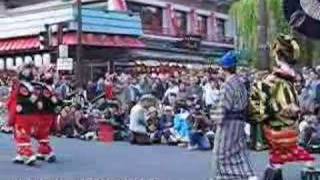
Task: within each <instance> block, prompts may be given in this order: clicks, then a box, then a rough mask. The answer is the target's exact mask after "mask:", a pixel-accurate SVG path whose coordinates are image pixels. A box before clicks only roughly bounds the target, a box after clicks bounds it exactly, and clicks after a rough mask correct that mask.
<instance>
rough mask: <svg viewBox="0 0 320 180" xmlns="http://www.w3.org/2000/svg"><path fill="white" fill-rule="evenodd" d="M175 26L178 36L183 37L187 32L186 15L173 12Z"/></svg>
mask: <svg viewBox="0 0 320 180" xmlns="http://www.w3.org/2000/svg"><path fill="white" fill-rule="evenodd" d="M175 26H176V28H177V31H178V34H180V35H183V34H185V33H186V32H187V13H186V12H183V11H175Z"/></svg>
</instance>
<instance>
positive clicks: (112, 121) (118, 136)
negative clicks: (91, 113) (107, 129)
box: [104, 102, 128, 141]
mask: <svg viewBox="0 0 320 180" xmlns="http://www.w3.org/2000/svg"><path fill="white" fill-rule="evenodd" d="M104 114H105V115H104V117H105V119H106V120H107V123H108V124H109V125H111V126H112V128H113V129H114V131H115V132H114V139H115V140H117V141H120V140H124V139H127V138H128V129H127V126H126V124H125V117H124V116H125V114H124V113H123V112H122V111H121V109H120V105H119V103H117V102H114V103H111V104H109V106H108V108H107V109H106V110H105V112H104Z"/></svg>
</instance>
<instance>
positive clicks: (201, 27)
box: [198, 16, 208, 36]
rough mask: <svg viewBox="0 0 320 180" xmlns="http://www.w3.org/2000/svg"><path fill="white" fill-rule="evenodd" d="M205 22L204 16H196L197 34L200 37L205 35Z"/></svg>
mask: <svg viewBox="0 0 320 180" xmlns="http://www.w3.org/2000/svg"><path fill="white" fill-rule="evenodd" d="M207 20H208V18H207V17H206V16H198V25H199V33H200V34H201V35H204V36H206V35H207Z"/></svg>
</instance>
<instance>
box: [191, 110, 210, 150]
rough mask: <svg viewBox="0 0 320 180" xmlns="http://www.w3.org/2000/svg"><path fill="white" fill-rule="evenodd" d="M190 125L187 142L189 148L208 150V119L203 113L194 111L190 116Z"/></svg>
mask: <svg viewBox="0 0 320 180" xmlns="http://www.w3.org/2000/svg"><path fill="white" fill-rule="evenodd" d="M190 124H191V126H192V128H191V132H190V142H189V144H188V149H189V150H210V149H211V144H210V141H209V138H208V137H207V135H206V133H207V131H208V128H209V126H208V124H209V123H208V120H207V117H206V115H205V114H204V113H201V112H200V111H198V110H197V111H196V112H194V113H193V114H192V118H190Z"/></svg>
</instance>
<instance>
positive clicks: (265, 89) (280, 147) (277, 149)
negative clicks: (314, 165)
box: [252, 35, 314, 180]
mask: <svg viewBox="0 0 320 180" xmlns="http://www.w3.org/2000/svg"><path fill="white" fill-rule="evenodd" d="M272 52H273V58H274V59H275V66H274V68H273V71H272V73H271V74H269V75H267V76H266V77H265V78H263V80H262V81H260V82H259V83H258V84H257V86H256V87H255V89H256V90H258V91H259V92H258V94H259V96H256V94H257V93H256V92H253V93H252V94H255V97H254V99H253V101H254V102H253V103H252V104H254V105H253V108H252V110H253V111H252V112H253V115H254V116H255V117H259V118H256V119H259V121H260V122H259V123H262V126H263V131H264V135H265V137H266V139H267V142H268V145H269V149H270V150H269V153H270V155H269V162H270V167H269V168H268V169H267V171H266V172H265V177H264V178H265V179H268V180H269V179H270V180H272V179H274V178H279V177H280V176H281V177H282V174H281V169H280V167H281V165H284V164H286V163H290V162H301V161H302V162H312V161H314V157H312V156H311V155H310V154H309V153H308V152H307V151H305V150H304V149H303V148H302V147H299V146H298V145H297V144H298V130H297V122H298V120H299V113H300V109H299V106H298V97H297V91H296V89H295V86H294V85H295V83H296V82H297V81H299V80H300V76H299V75H298V74H297V73H296V71H295V70H294V69H293V67H292V66H293V65H294V64H295V62H296V58H297V57H298V56H299V46H298V44H297V43H296V41H295V40H293V39H292V38H291V37H289V36H285V35H280V36H279V37H278V38H277V39H276V40H275V42H274V44H273V46H272ZM257 97H259V98H257Z"/></svg>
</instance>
